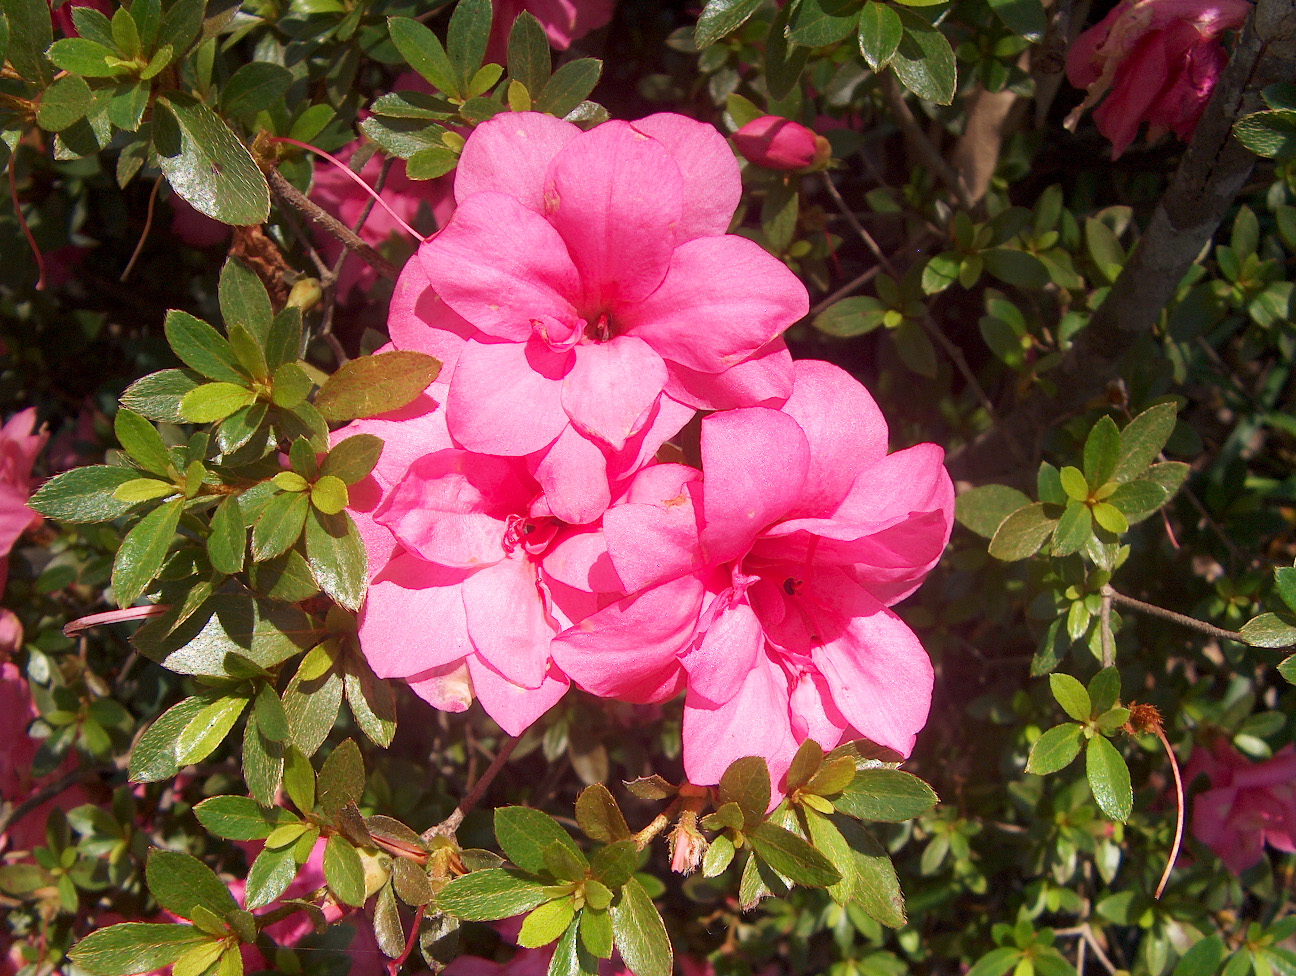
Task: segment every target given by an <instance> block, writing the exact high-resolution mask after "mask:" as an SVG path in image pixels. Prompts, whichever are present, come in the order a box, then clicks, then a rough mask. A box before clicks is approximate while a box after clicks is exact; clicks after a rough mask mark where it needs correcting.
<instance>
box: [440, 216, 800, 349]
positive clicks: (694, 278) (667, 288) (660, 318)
mask: <svg viewBox="0 0 1296 976" xmlns="http://www.w3.org/2000/svg"><path fill="white" fill-rule="evenodd" d="M447 300H448V299H447ZM809 310H810V299H809V296H808V295H807V293H806V289H805V285H803V284H802V283H801V279H800V278H798V277H797V276H796V275H794V274H793V273H792V272H791V271H789V270H788V269H787V267H786V266H785V265H784V264H783V262H782V261H780V260H778V259H777V258H775V257H773V256H772V255H770V254H769V253H768V252H766V251H765V249H764V248H762V247H761V246H760V245H759V244H757V243H756V242H755V241H749V240H747V239H746V238H745V237H736V236H734V235H733V234H726V235H725V236H723V237H699V238H696V239H695V240H691V241H688V242H686V243H684V244H681V245H680V246H679V247H677V248H676V249H675V253H674V255H673V256H672V258H671V266H670V271H668V272H667V274H666V280H665V281H663V282H662V284H661V287H660V288H658V289H657V290H656V291H655V292H653V293H652V294H651V295H649V296H648V297H647V298H646V299H644V300H643V301H642V302H639V303H638V304H635V305H628V306H626V307H625V308H624V309H622V310H620V311H619V314H618V324H619V325H620V327H621V330H622V331H623V332H630V333H632V334H633V335H636V336H639V338H641V339H644V340H645V341H646V342H647V343H648V344H649V345H650V346H652V347H653V348H654V349H656V350H657V352H658V353H660V354H661V356H662V358H663V359H666V360H669V361H670V362H673V363H679V364H680V365H682V366H686V367H688V368H689V369H694V370H697V371H699V372H702V373H719V372H722V371H723V370H726V369H728V368H729V367H731V366H735V365H737V364H738V363H740V362H742V361H743V360H744V359H748V358H750V357H751V356H752V355H754V354H755V353H756V351H757V350H758V349H760V348H761V347H762V346H764V345H765V344H766V343H768V342H769V341H770V340H771V339H773V338H774V337H775V336H777V335H779V334H781V333H782V332H783V330H784V329H786V328H787V327H788V326H790V325H792V324H793V323H794V322H796V321H797V319H799V318H801V317H802V316H804V315H805V314H806V313H807V312H808V311H809ZM469 318H471V316H469ZM475 321H476V320H474V322H475ZM699 323H706V327H705V329H703V328H700V327H699ZM477 324H478V325H480V323H477Z"/></svg>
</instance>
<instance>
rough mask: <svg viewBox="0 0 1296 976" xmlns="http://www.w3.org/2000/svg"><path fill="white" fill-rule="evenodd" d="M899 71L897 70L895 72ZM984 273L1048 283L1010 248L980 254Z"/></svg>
mask: <svg viewBox="0 0 1296 976" xmlns="http://www.w3.org/2000/svg"><path fill="white" fill-rule="evenodd" d="M898 70H899V69H898V68H897V71H898ZM980 258H981V261H982V262H983V263H984V265H985V269H986V271H988V272H990V274H992V275H994V276H995V277H996V278H998V279H999V280H1000V281H1006V282H1007V283H1008V284H1010V285H1016V286H1017V287H1018V288H1025V289H1027V290H1029V291H1035V290H1038V289H1041V288H1043V287H1044V286H1045V285H1047V284H1048V283H1049V273H1048V268H1046V267H1045V266H1044V262H1043V261H1041V260H1040V259H1039V258H1037V257H1036V256H1035V255H1033V254H1027V253H1026V252H1025V251H1019V250H1017V249H1016V248H1011V247H992V248H989V249H987V250H985V251H982V252H981V254H980Z"/></svg>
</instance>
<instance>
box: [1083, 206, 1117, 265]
mask: <svg viewBox="0 0 1296 976" xmlns="http://www.w3.org/2000/svg"><path fill="white" fill-rule="evenodd" d="M1084 232H1085V245H1086V247H1087V248H1088V250H1089V256H1090V258H1092V259H1093V262H1094V264H1095V265H1097V267H1098V270H1099V271H1100V272H1102V274H1103V277H1105V278H1106V279H1107V280H1108V281H1115V280H1116V276H1117V275H1119V274H1120V271H1121V268H1122V267H1123V266H1124V264H1125V249H1124V248H1123V247H1121V244H1120V240H1119V239H1118V238H1117V237H1116V234H1115V233H1114V232H1113V231H1112V229H1111V228H1110V227H1108V226H1107V225H1106V224H1104V223H1103V222H1102V221H1101V220H1098V219H1096V218H1094V217H1087V218H1085V224H1084Z"/></svg>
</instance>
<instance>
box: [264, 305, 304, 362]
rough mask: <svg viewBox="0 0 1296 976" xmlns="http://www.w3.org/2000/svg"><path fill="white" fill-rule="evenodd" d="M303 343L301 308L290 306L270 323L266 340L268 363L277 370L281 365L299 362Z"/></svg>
mask: <svg viewBox="0 0 1296 976" xmlns="http://www.w3.org/2000/svg"><path fill="white" fill-rule="evenodd" d="M301 344H302V318H301V309H299V308H293V307H291V306H289V307H287V308H285V309H284V310H283V311H281V312H280V313H279V314H278V315H276V316H275V317H274V320H273V321H272V322H271V323H270V331H269V333H268V334H267V335H266V340H265V357H266V365H267V366H269V367H270V369H271V370H277V369H278V368H279V367H280V366H284V365H286V364H288V363H295V362H297V360H298V359H299V358H300V356H301Z"/></svg>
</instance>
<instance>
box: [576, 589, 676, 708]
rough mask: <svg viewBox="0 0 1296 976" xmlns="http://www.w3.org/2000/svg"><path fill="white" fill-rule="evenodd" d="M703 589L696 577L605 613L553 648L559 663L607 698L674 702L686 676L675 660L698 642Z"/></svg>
mask: <svg viewBox="0 0 1296 976" xmlns="http://www.w3.org/2000/svg"><path fill="white" fill-rule="evenodd" d="M701 606H702V584H701V583H700V582H698V581H697V580H696V579H693V578H691V577H689V578H685V579H681V580H675V581H673V582H670V583H666V584H664V585H662V586H658V587H654V588H653V589H650V590H646V591H644V592H643V593H641V594H638V595H636V596H631V597H627V598H626V599H624V600H619V601H618V602H616V603H614V604H612V605H611V606H608V607H605V608H604V609H602V610H600V611H599V612H598V613H595V614H593V615H591V616H589V617H586V618H585V619H584V620H582V621H581V622H580V623H578V624H576V626H574V627H571V628H569V629H567V630H565V631H563V632H562V633H561V634H559V635H558V636H557V637H556V638H555V639H554V642H553V645H552V647H553V656H554V660H555V661H557V662H558V665H559V667H561V668H562V669H563V671H564V672H566V673H567V674H568V675H570V676H571V678H572V680H574V681H575V682H576V683H577V684H579V685H580V686H581V687H582V688H584V689H586V690H587V691H589V692H591V693H593V694H595V695H598V696H600V697H602V698H618V699H620V700H622V701H630V702H639V703H646V702H659V701H665V700H666V699H668V698H671V697H673V696H674V695H675V694H676V693H677V692H678V691H679V689H680V687H681V686H682V684H683V677H684V672H683V671H682V670H681V669H680V667H679V664H678V662H677V660H676V656H677V654H678V652H679V651H680V649H681V648H682V647H683V646H684V645H685V644H686V643H687V642H688V641H689V639H690V638H691V637H692V636H693V627H694V625H695V624H696V623H697V615H698V610H699V609H700V608H701Z"/></svg>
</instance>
